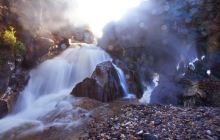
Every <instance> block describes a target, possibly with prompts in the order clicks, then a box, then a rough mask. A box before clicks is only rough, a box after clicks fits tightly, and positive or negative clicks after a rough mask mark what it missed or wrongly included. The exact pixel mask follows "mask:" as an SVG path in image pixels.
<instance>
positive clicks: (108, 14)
mask: <svg viewBox="0 0 220 140" xmlns="http://www.w3.org/2000/svg"><path fill="white" fill-rule="evenodd" d="M141 1H143V0H77V10H76V11H77V17H78V18H79V19H81V20H82V22H84V23H86V24H88V25H89V27H90V28H91V30H92V31H93V32H94V33H95V34H96V35H97V36H99V37H100V36H102V29H103V28H104V26H105V25H106V24H107V23H109V22H111V21H118V20H119V19H120V18H121V17H122V16H123V15H125V14H126V12H128V11H129V10H130V9H132V8H135V7H137V6H138V5H139V4H140V3H141Z"/></svg>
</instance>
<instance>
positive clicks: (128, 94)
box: [113, 64, 135, 99]
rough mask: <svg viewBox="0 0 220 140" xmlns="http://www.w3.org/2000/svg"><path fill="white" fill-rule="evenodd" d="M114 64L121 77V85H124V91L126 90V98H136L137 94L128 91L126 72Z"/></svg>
mask: <svg viewBox="0 0 220 140" xmlns="http://www.w3.org/2000/svg"><path fill="white" fill-rule="evenodd" d="M113 66H114V67H115V69H116V71H117V73H118V76H119V79H120V83H121V86H122V88H123V91H124V98H125V99H131V98H135V95H134V94H131V93H129V91H128V85H127V82H126V78H125V74H124V72H123V71H122V70H121V69H120V68H119V67H118V66H116V65H115V64H113Z"/></svg>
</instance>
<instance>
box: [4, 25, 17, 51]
mask: <svg viewBox="0 0 220 140" xmlns="http://www.w3.org/2000/svg"><path fill="white" fill-rule="evenodd" d="M15 33H16V31H15V30H14V27H12V26H10V27H9V29H8V30H5V32H4V33H3V40H4V43H5V44H7V45H10V46H12V47H13V46H15V44H16V42H17V38H16V37H15Z"/></svg>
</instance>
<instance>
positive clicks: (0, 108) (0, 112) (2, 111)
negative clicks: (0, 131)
mask: <svg viewBox="0 0 220 140" xmlns="http://www.w3.org/2000/svg"><path fill="white" fill-rule="evenodd" d="M7 113H8V106H7V102H5V101H3V100H0V118H2V117H4V116H5V115H6V114H7Z"/></svg>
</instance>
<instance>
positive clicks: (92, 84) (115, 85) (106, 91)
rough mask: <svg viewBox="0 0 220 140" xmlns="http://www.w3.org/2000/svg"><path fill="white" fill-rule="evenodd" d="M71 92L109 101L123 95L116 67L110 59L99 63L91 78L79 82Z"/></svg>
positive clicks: (79, 95)
mask: <svg viewBox="0 0 220 140" xmlns="http://www.w3.org/2000/svg"><path fill="white" fill-rule="evenodd" d="M71 94H72V95H74V96H76V97H89V98H92V99H96V100H99V101H102V102H109V101H113V100H115V99H117V98H120V97H122V96H123V89H122V87H121V85H120V80H119V77H118V74H117V71H116V69H115V68H114V66H113V64H112V63H111V62H109V61H108V62H103V63H101V64H99V65H97V67H96V69H95V71H94V72H93V74H92V76H91V78H86V79H85V80H83V81H82V82H81V83H79V84H77V85H76V86H75V88H74V89H73V90H72V92H71Z"/></svg>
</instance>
